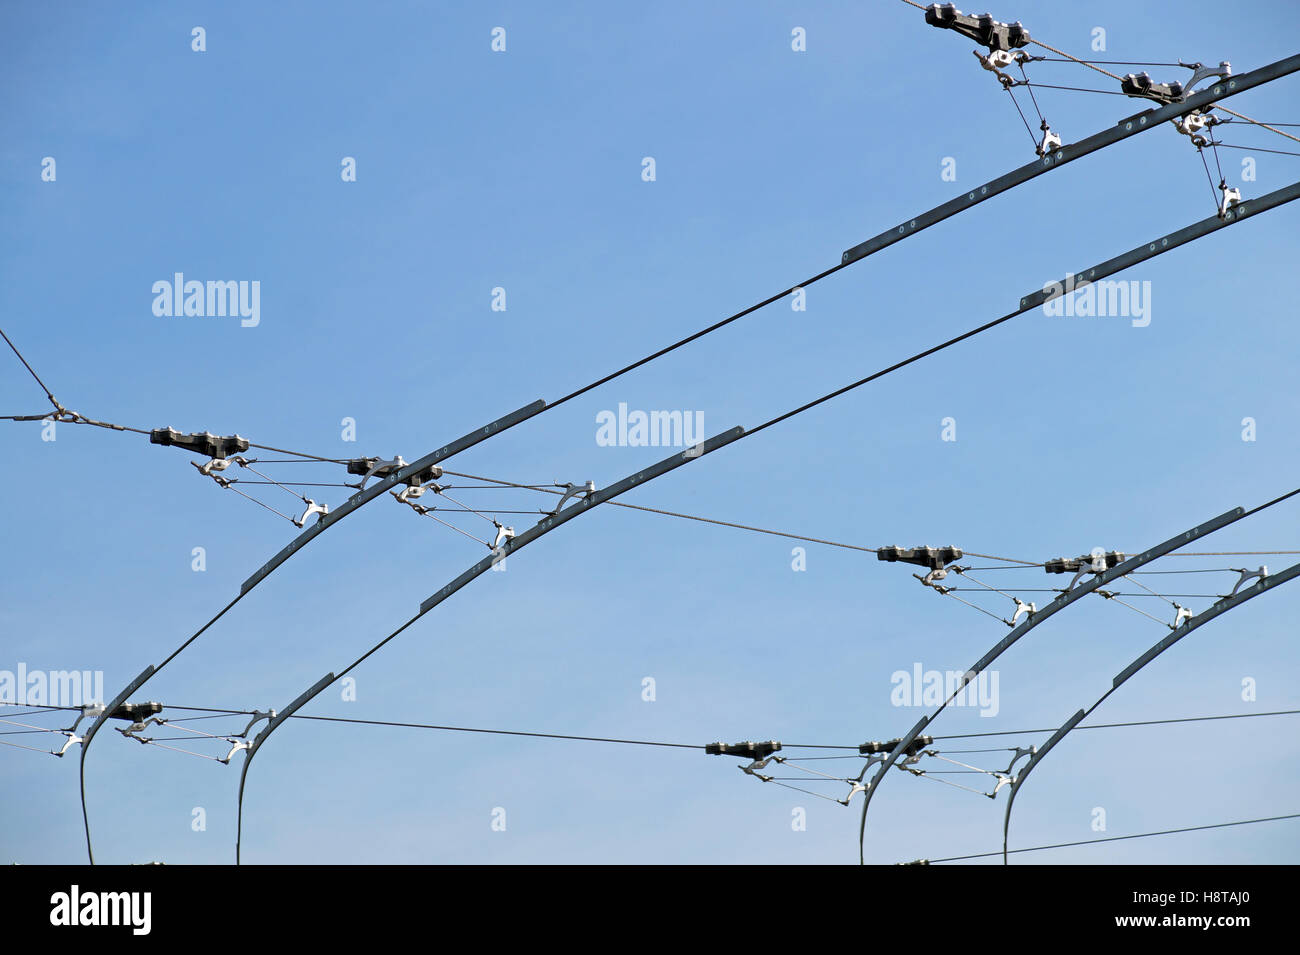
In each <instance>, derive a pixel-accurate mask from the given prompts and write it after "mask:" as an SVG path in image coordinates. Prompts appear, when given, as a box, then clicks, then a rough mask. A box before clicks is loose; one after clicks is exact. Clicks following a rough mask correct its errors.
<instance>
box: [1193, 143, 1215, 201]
mask: <svg viewBox="0 0 1300 955" xmlns="http://www.w3.org/2000/svg"><path fill="white" fill-rule="evenodd" d="M1196 155H1198V156H1200V157H1201V165H1202V166H1204V167H1205V181H1206V182H1208V183H1209V184H1210V199H1211V201H1213V202H1214V208H1216V209H1217V208H1219V197H1218V194H1217V193H1215V191H1214V178H1213V177H1212V176H1211V175H1210V164H1209V163H1208V162H1206V161H1205V150H1204V149H1202V148H1201V147H1200V146H1197V147H1196Z"/></svg>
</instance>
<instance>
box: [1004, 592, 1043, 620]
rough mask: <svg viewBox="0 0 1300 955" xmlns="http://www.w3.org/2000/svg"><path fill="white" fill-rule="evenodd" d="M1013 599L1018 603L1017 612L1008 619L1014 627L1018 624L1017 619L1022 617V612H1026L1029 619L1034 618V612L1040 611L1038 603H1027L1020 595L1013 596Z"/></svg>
mask: <svg viewBox="0 0 1300 955" xmlns="http://www.w3.org/2000/svg"><path fill="white" fill-rule="evenodd" d="M1011 599H1012V600H1014V601H1015V603H1016V612H1015V613H1014V614H1013V615H1012V617H1011V619H1010V620H1009V621H1007V622H1008V623H1009V624H1010V625H1011V626H1013V627H1014V626H1015V625H1016V621H1017V620H1019V619H1020V615H1021V614H1025V615H1026V616H1027V619H1029V620H1032V619H1033V618H1034V614H1036V613H1038V604H1036V603H1025V602H1024V601H1023V600H1021V599H1020V598H1019V597H1012V598H1011Z"/></svg>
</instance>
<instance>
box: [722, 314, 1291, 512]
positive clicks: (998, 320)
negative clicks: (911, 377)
mask: <svg viewBox="0 0 1300 955" xmlns="http://www.w3.org/2000/svg"><path fill="white" fill-rule="evenodd" d="M1024 311H1025V309H1016V310H1015V311H1014V312H1008V313H1007V314H1006V315H1003V316H1002V317H1001V318H995V319H993V321H991V322H985V323H984V324H983V325H980V326H979V327H978V328H972V329H971V330H970V331H968V332H963V333H962V334H960V335H958V336H956V337H955V338H950V339H948V340H947V341H946V342H941V343H940V344H938V345H933V346H931V347H930V348H927V349H925V351H920V352H917V353H916V354H915V355H913V356H912V357H911V358H904V359H903V360H902V361H899V362H895V363H894V364H892V365H890V366H889V367H888V368H882V369H881V370H880V371H877V372H874V373H872V374H870V375H867V377H865V378H860V379H858V380H857V381H855V382H852V383H851V384H847V385H844V386H843V387H842V388H837V389H835V390H834V391H832V392H830V393H829V394H825V395H822V397H820V398H815V399H813V400H812V401H809V402H807V403H806V404H802V405H800V406H799V407H797V408H795V409H793V410H792V411H786V412H784V413H782V414H779V415H777V416H776V417H775V418H772V419H770V420H768V421H765V422H763V423H762V424H760V425H759V426H758V427H756V428H750V429H749V430H748V431H746V432H745V437H749V436H750V435H753V434H757V433H758V432H760V431H762V430H764V429H765V428H770V427H772V425H774V424H780V423H781V422H782V421H785V420H786V419H787V418H793V417H794V416H795V415H798V414H803V413H804V412H805V411H808V410H809V409H811V408H815V407H817V406H818V405H820V404H823V403H825V402H827V401H830V400H831V399H832V398H838V397H839V396H840V395H842V394H845V393H847V392H850V391H853V390H854V389H855V388H861V387H862V386H863V385H865V384H868V383H869V382H872V381H875V380H876V379H877V378H883V377H884V376H885V375H888V374H891V373H892V372H895V371H898V370H899V369H900V368H905V367H907V366H908V365H911V364H913V363H914V362H918V361H920V360H921V359H922V358H928V357H929V356H930V355H933V354H935V353H936V352H941V351H943V350H944V349H945V348H950V347H952V346H953V345H956V344H958V343H959V342H964V341H965V340H966V339H968V338H974V337H975V336H976V335H980V334H982V333H984V332H987V331H989V330H990V329H992V328H996V327H997V326H999V325H1002V324H1004V323H1006V322H1009V321H1011V319H1013V318H1015V317H1016V316H1018V315H1020V314H1021V313H1022V312H1024ZM1292 493H1293V494H1295V493H1300V488H1297V489H1296V490H1295V491H1293V492H1292Z"/></svg>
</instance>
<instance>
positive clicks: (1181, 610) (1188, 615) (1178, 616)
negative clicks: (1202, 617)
mask: <svg viewBox="0 0 1300 955" xmlns="http://www.w3.org/2000/svg"><path fill="white" fill-rule="evenodd" d="M1174 610H1176V611H1177V613H1175V614H1174V622H1173V623H1172V624H1171V625H1170V627H1169V629H1170V630H1177V629H1178V628H1179V627H1181V626H1182V625H1183V621H1185V620H1191V619H1192V618H1193V617H1195V616H1196V614H1194V613H1192V612H1191V611H1190V610H1188V609H1187V608H1186V607H1184V606H1182V605H1181V604H1174Z"/></svg>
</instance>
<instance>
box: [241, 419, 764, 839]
mask: <svg viewBox="0 0 1300 955" xmlns="http://www.w3.org/2000/svg"><path fill="white" fill-rule="evenodd" d="M744 434H745V429H744V428H741V427H735V428H732V429H731V430H730V431H724V432H722V433H721V434H718V435H715V436H713V437H712V438H709V439H707V440H706V441H704V442H702V443H700V444H697V445H695V446H694V447H690V448H687V449H686V450H684V451H680V452H678V453H677V454H674V455H672V456H671V457H668V458H665V459H664V460H662V461H659V462H658V463H656V464H652V465H651V466H650V467H648V468H644V469H642V470H640V471H637V472H635V473H634V474H630V475H628V476H627V477H625V478H623V479H622V480H620V481H616V482H615V483H613V484H611V485H609V486H608V487H604V488H601V489H600V490H598V491H595V492H594V493H592V494H588V495H587V496H586V497H585V498H582V499H581V500H577V501H575V503H573V504H571V505H570V506H569V507H567V508H565V509H564V510H562V511H560V512H559V513H556V514H551V515H549V516H547V517H544V518H543V519H542V520H541V521H539V522H538V523H537V524H535V525H534V526H532V527H530V528H529V529H528V530H526V531H524V532H523V533H522V534H519V535H517V536H515V537H513V538H508V539H506V540H505V541H503V542H502V544H501V545H500V547H498V548H497V549H496V550H495V551H494V552H493V553H492V554H490V555H489V556H487V557H484V558H483V559H481V560H479V561H478V562H476V563H475V564H473V565H472V566H470V567H469V568H467V569H466V570H465V571H464V572H463V573H461V574H460V575H459V576H457V577H456V578H455V579H453V580H451V581H450V582H449V583H447V584H446V585H444V586H443V587H441V588H440V589H439V590H437V591H436V592H435V593H433V594H432V595H431V596H429V597H428V598H427V599H426V600H424V601H423V602H422V603H421V604H420V610H419V612H418V613H416V615H415V616H413V617H412V618H411V619H410V620H408V621H406V623H404V624H402V625H401V626H400V627H399V628H398V629H397V630H395V631H393V632H392V633H391V634H389V635H388V636H387V637H385V638H384V639H383V640H381V641H380V642H379V643H377V644H376V645H375V646H373V647H371V648H370V649H369V650H367V651H366V652H365V653H364V654H362V655H361V656H360V657H359V658H357V659H356V660H355V661H354V662H352V663H351V664H349V665H348V666H347V667H346V668H345V669H343V670H340V671H339V673H338V675H337V676H335V675H334V674H333V673H330V674H327V675H326V676H325V677H323V678H322V679H321V680H319V681H318V682H317V683H316V684H315V685H314V686H313V687H311V689H309V690H307V691H306V692H305V693H303V694H302V695H300V696H299V697H298V698H297V699H296V700H294V701H293V702H292V703H290V704H289V706H288V707H287V708H286V709H285V710H284V711H283V712H282V713H281V714H280V715H279V716H277V717H276V718H275V719H274V720H272V721H271V722H270V723H269V724H268V725H267V727H266V728H265V729H264V730H262V732H260V733H259V734H258V735H257V739H256V740H254V742H253V745H252V746H250V747H249V748H248V750H247V751H246V752H247V757H246V758H245V760H244V767H243V771H242V772H241V773H240V776H239V797H238V804H237V808H236V818H237V822H236V836H235V863H236V864H239V862H240V858H241V851H242V841H243V825H244V823H243V820H244V784H245V780H246V778H247V776H248V766H249V764H250V763H251V762H252V761H253V757H254V756H255V755H257V751H258V750H259V749H261V747H262V745H263V744H264V743H265V742H266V740H267V739H268V738H269V737H270V736H271V734H272V733H273V732H275V730H276V729H278V728H279V727H280V726H281V724H283V723H284V721H285V720H286V719H288V717H289V716H290V715H292V713H293V712H294V710H297V709H299V708H300V707H302V706H304V705H305V704H307V703H308V702H310V701H311V700H312V699H314V698H315V697H316V696H318V695H319V694H320V693H322V692H324V690H325V689H326V688H328V687H329V685H330V684H331V683H333V682H334V681H335V680H337V679H339V678H340V677H342V676H344V675H346V674H347V673H348V672H349V671H351V670H352V669H354V668H355V667H357V666H358V665H360V664H361V662H362V661H364V660H365V659H366V658H367V657H369V656H370V655H371V654H373V653H375V652H376V651H377V650H379V649H380V648H381V647H383V646H384V645H385V644H387V643H388V642H389V641H390V640H393V639H394V638H396V637H397V636H398V635H399V634H400V633H402V632H403V631H404V630H406V629H407V628H408V627H410V626H411V625H412V624H413V623H415V622H416V621H417V620H419V619H420V618H421V617H423V616H424V615H425V614H427V613H428V612H429V611H431V610H432V609H433V608H434V607H436V606H438V605H439V604H440V603H442V602H443V601H444V600H446V599H447V598H448V597H450V596H451V595H452V594H454V593H456V592H457V591H458V590H460V589H461V588H462V587H464V586H465V585H466V584H468V583H470V582H471V581H473V580H474V579H476V578H478V577H480V576H482V575H483V574H485V573H486V572H487V571H489V570H491V569H492V566H493V565H494V564H496V563H497V562H498V561H501V560H504V559H505V558H506V557H508V556H509V555H510V554H513V553H514V552H515V551H518V550H521V549H523V548H524V547H527V546H528V545H529V544H531V543H532V542H533V541H535V540H537V539H538V538H540V537H543V536H545V535H546V534H549V533H550V532H551V531H553V530H555V529H556V528H557V527H560V526H562V525H564V524H567V523H568V522H569V521H571V520H573V519H574V518H575V517H578V516H580V515H582V514H586V513H587V512H588V511H590V510H591V509H592V508H595V507H598V506H600V505H601V504H604V503H605V502H606V501H609V500H612V499H613V498H616V497H618V496H619V495H620V494H624V493H626V492H628V491H630V490H632V489H633V488H634V487H637V486H638V485H640V484H644V483H646V482H648V481H652V480H654V479H655V478H657V477H661V476H663V475H664V474H667V473H668V472H669V471H673V470H675V469H677V468H679V467H681V466H682V465H683V464H688V463H689V462H691V461H694V460H697V459H699V458H702V457H703V456H704V455H706V454H709V453H711V452H713V451H716V450H717V449H718V448H721V447H724V446H726V445H728V444H730V443H731V442H733V441H735V440H737V439H739V438H741V437H743V436H744Z"/></svg>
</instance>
